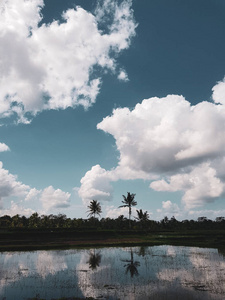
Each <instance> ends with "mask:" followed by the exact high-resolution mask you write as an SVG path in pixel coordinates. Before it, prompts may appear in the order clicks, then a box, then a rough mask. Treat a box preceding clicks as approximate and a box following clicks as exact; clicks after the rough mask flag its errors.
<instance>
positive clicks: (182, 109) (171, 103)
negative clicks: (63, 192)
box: [81, 85, 225, 209]
mask: <svg viewBox="0 0 225 300" xmlns="http://www.w3.org/2000/svg"><path fill="white" fill-rule="evenodd" d="M217 86H218V85H216V86H215V87H214V88H213V90H214V91H215V90H216V89H217ZM224 124H225V106H224V105H221V104H214V103H210V102H205V101H203V102H200V103H198V104H197V105H193V106H192V105H191V104H190V103H189V102H188V101H186V100H185V98H184V97H183V96H178V95H168V96H166V97H164V98H157V97H154V98H150V99H145V100H143V101H142V102H141V103H139V104H137V105H136V106H135V107H134V109H132V110H131V109H129V108H127V107H125V108H117V109H114V110H113V113H112V115H111V116H107V117H106V118H104V119H103V120H102V122H100V123H99V124H98V125H97V128H98V129H101V130H103V131H105V132H106V133H109V134H111V135H112V136H113V137H114V138H115V142H116V147H117V149H118V151H119V153H120V157H119V163H118V166H117V167H116V168H114V169H112V170H110V171H106V170H104V171H105V172H104V174H103V175H102V176H105V177H107V180H108V184H109V182H110V181H116V180H119V179H125V180H128V179H137V178H139V179H145V180H146V179H147V180H154V181H153V182H152V183H151V185H150V187H151V188H153V189H154V190H156V191H170V192H175V191H182V192H183V193H184V195H183V198H182V201H183V204H184V205H185V207H186V208H187V209H190V208H194V207H198V206H202V205H204V204H206V203H209V202H213V201H215V200H216V199H218V198H219V197H221V196H223V195H224V191H225V171H224V170H225V168H224V167H225V136H224V131H225V127H224ZM99 168H100V167H99ZM89 175H90V174H89ZM89 181H91V178H89ZM83 183H84V181H83V182H82V184H83ZM81 188H82V185H81ZM102 190H103V192H104V187H102ZM87 194H88V190H87Z"/></svg>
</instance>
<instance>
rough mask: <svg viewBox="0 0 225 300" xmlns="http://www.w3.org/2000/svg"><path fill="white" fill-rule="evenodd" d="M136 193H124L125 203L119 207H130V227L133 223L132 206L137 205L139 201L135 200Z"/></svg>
mask: <svg viewBox="0 0 225 300" xmlns="http://www.w3.org/2000/svg"><path fill="white" fill-rule="evenodd" d="M135 195H136V194H131V193H129V192H127V197H126V196H124V195H122V196H123V201H122V203H124V205H120V206H119V207H128V209H129V227H131V223H130V217H131V207H132V206H136V205H137V202H136V201H135V200H134V197H135Z"/></svg>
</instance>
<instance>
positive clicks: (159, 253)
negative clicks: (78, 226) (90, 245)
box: [0, 246, 225, 300]
mask: <svg viewBox="0 0 225 300" xmlns="http://www.w3.org/2000/svg"><path fill="white" fill-rule="evenodd" d="M34 296H39V297H40V298H45V299H48V300H49V299H57V298H60V297H75V296H76V297H81V298H82V297H83V298H85V297H94V298H99V299H127V300H128V299H129V300H132V299H138V300H144V299H166V300H168V299H173V300H174V299H182V300H185V299H194V300H195V299H204V300H208V299H213V300H214V299H215V300H217V299H218V300H222V299H225V258H224V256H223V255H221V254H219V253H218V250H217V249H206V248H196V247H175V246H154V247H126V248H102V249H89V250H88V249H85V250H83V249H81V250H80V249H79V250H78V249H76V250H58V251H32V252H3V253H1V254H0V299H6V300H13V299H15V300H20V299H21V300H22V299H26V300H27V299H29V298H32V297H34Z"/></svg>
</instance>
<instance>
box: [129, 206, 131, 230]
mask: <svg viewBox="0 0 225 300" xmlns="http://www.w3.org/2000/svg"><path fill="white" fill-rule="evenodd" d="M130 217H131V206H129V228H131V222H130Z"/></svg>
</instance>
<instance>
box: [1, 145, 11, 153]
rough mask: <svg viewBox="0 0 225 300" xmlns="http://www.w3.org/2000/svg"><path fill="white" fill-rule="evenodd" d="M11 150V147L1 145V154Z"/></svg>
mask: <svg viewBox="0 0 225 300" xmlns="http://www.w3.org/2000/svg"><path fill="white" fill-rule="evenodd" d="M9 150H10V149H9V147H8V146H7V145H6V144H5V143H0V152H5V151H9Z"/></svg>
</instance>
